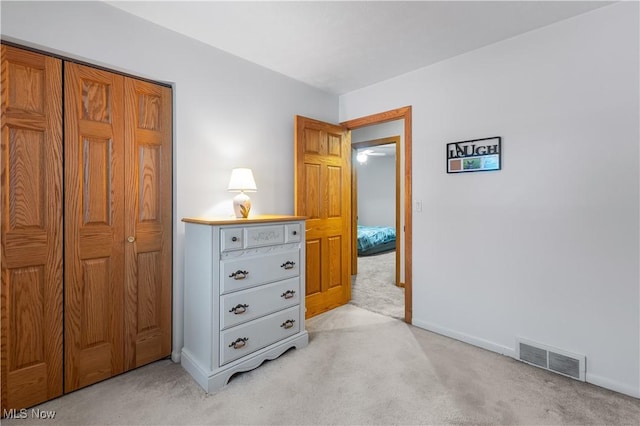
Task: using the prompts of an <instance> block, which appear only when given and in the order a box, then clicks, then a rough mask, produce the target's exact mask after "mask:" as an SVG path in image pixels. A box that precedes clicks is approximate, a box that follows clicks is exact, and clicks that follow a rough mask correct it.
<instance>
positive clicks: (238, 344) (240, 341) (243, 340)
mask: <svg viewBox="0 0 640 426" xmlns="http://www.w3.org/2000/svg"><path fill="white" fill-rule="evenodd" d="M247 340H249V338H248V337H238V338H237V339H236V341H235V342H233V343H231V344H230V345H229V347H230V348H233V349H242V348H244V347H245V345H246V344H247Z"/></svg>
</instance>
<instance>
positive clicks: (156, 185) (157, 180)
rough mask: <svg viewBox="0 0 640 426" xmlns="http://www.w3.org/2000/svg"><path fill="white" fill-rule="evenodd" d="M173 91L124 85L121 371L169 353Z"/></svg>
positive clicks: (134, 82) (141, 84)
mask: <svg viewBox="0 0 640 426" xmlns="http://www.w3.org/2000/svg"><path fill="white" fill-rule="evenodd" d="M171 111H172V107H171V89H170V88H167V87H162V86H159V85H156V84H152V83H148V82H143V81H139V80H135V79H132V78H126V79H125V117H126V118H127V120H126V124H125V146H126V156H125V158H126V159H125V171H126V172H125V176H126V179H125V181H126V185H125V191H126V192H125V212H126V213H125V223H124V226H125V235H126V237H127V238H126V240H127V243H126V244H125V259H126V261H125V268H126V272H125V318H124V320H125V321H124V325H125V349H124V350H125V353H124V357H125V369H131V368H135V367H138V366H140V365H143V364H147V363H149V362H151V361H156V360H158V359H160V358H163V357H166V356H167V355H169V354H170V352H171V241H172V235H171V232H172V228H171V207H172V201H171V195H172V191H171V181H172V179H171V170H172V168H171V163H172V160H171V158H172V156H171V145H172V143H171V137H172V130H171V122H172V117H171V115H172V112H171Z"/></svg>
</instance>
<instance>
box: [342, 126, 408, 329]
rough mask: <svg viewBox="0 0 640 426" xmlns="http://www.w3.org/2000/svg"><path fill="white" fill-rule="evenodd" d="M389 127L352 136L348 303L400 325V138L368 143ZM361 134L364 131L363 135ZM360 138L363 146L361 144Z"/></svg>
mask: <svg viewBox="0 0 640 426" xmlns="http://www.w3.org/2000/svg"><path fill="white" fill-rule="evenodd" d="M389 124H390V125H391V126H388V125H383V126H372V127H375V128H372V129H368V130H369V132H366V133H363V132H362V131H358V130H356V131H353V132H352V135H351V136H352V144H351V148H352V169H351V170H352V194H354V196H353V202H352V214H353V216H354V217H355V218H356V220H355V222H356V226H353V227H352V232H355V233H356V246H354V247H353V248H352V253H355V254H356V255H357V256H356V262H355V263H354V264H353V268H352V271H351V273H352V277H351V286H352V288H351V300H350V302H349V303H351V304H353V305H355V306H358V307H360V308H363V309H367V310H370V311H373V312H376V313H379V314H382V315H386V316H389V317H393V318H398V319H404V311H405V304H404V289H403V288H402V287H404V285H403V283H402V282H401V279H400V259H401V257H402V252H403V250H402V248H401V247H398V244H397V241H396V236H397V235H398V234H399V232H400V229H401V228H400V215H401V205H400V200H401V197H400V156H399V155H398V154H397V150H398V149H399V148H400V146H401V143H400V141H401V138H400V135H395V136H390V137H383V138H379V139H373V140H372V139H367V138H368V137H369V136H370V134H371V131H373V132H375V133H376V134H377V133H380V132H382V133H380V134H388V132H393V131H394V129H393V127H397V126H398V125H401V124H402V123H400V122H396V123H394V122H391V123H389ZM363 130H364V129H363ZM362 138H365V139H367V140H364V141H360V140H361V139H362Z"/></svg>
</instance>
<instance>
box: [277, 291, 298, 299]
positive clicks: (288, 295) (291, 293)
mask: <svg viewBox="0 0 640 426" xmlns="http://www.w3.org/2000/svg"><path fill="white" fill-rule="evenodd" d="M295 294H296V291H295V290H287V291H285V292H284V293H282V294H281V295H280V297H284V298H285V299H291V298H292V297H293V296H295Z"/></svg>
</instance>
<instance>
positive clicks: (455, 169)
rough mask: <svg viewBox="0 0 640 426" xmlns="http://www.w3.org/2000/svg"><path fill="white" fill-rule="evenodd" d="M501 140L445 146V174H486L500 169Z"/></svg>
mask: <svg viewBox="0 0 640 426" xmlns="http://www.w3.org/2000/svg"><path fill="white" fill-rule="evenodd" d="M501 141H502V138H501V137H500V136H494V137H492V138H484V139H473V140H470V141H462V142H452V143H448V144H447V173H464V172H486V171H490V170H500V168H501V167H502V146H501V145H502V144H501Z"/></svg>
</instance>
